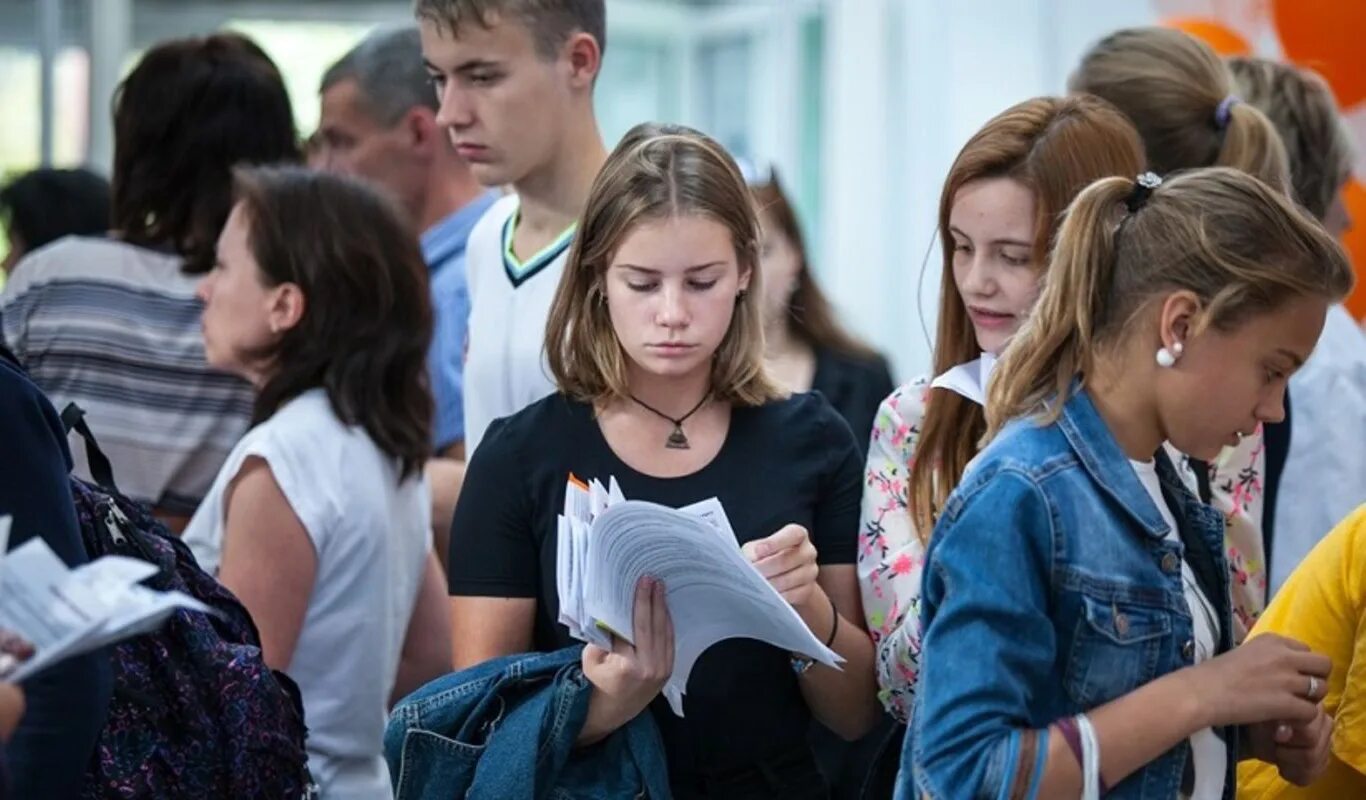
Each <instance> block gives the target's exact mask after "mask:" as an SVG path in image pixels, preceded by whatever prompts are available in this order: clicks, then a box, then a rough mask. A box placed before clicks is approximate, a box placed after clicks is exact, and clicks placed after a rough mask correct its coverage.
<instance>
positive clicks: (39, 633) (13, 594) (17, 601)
mask: <svg viewBox="0 0 1366 800" xmlns="http://www.w3.org/2000/svg"><path fill="white" fill-rule="evenodd" d="M9 524H10V519H9V518H8V517H4V518H0V539H4V538H7V534H8V529H9ZM0 552H3V551H2V550H0ZM156 573H157V568H156V567H155V566H153V565H152V564H149V563H147V562H146V561H139V560H138V559H135V558H124V557H123V556H104V557H103V558H99V559H97V560H95V561H92V562H90V563H89V564H82V565H81V566H79V567H77V568H75V569H70V568H68V567H67V566H66V564H65V563H63V561H62V560H61V559H60V558H58V557H57V554H56V553H54V552H52V548H50V547H48V545H47V543H46V542H44V541H43V540H42V539H40V538H37V537H34V538H33V539H30V540H29V541H27V542H25V543H24V544H23V546H21V547H19V548H18V549H16V550H14V551H13V552H10V553H4V555H3V556H2V557H0V628H4V629H6V630H8V631H10V632H11V633H14V634H17V635H18V636H21V637H22V638H24V639H25V640H27V641H28V642H29V644H32V645H33V648H34V653H33V657H32V658H30V659H29V660H27V661H25V662H23V663H22V664H20V665H19V667H18V668H17V669H15V670H14V671H13V672H12V673H10V674H9V675H4V676H0V678H3V679H5V680H8V681H23V680H25V679H27V678H29V677H31V676H33V675H34V674H36V673H38V672H40V671H42V670H43V669H45V668H46V667H49V666H52V665H53V664H55V663H57V662H59V661H61V660H63V659H66V658H70V657H71V656H76V655H80V654H81V653H86V652H89V651H91V650H94V649H96V648H99V647H103V646H104V645H106V644H111V643H113V642H116V641H120V640H122V639H127V638H130V637H132V636H136V635H138V634H141V633H147V632H148V631H152V630H155V629H156V628H157V627H159V626H160V625H161V623H162V622H164V621H165V620H166V618H167V617H169V616H170V615H171V614H172V613H174V612H175V611H176V609H178V608H187V609H190V610H193V611H205V612H210V613H212V612H211V611H210V609H209V607H208V606H206V605H204V604H203V603H201V602H199V601H198V600H196V599H194V598H193V597H190V596H189V595H187V594H184V593H181V592H157V591H153V590H152V589H148V588H147V587H145V586H141V585H140V584H139V582H140V581H144V580H146V579H147V578H150V577H151V576H153V575H155V574H156Z"/></svg>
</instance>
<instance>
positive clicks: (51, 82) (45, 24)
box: [35, 0, 62, 167]
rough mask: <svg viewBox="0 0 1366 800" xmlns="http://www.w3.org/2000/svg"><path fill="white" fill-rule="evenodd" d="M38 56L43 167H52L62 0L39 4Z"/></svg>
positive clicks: (51, 0)
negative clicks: (39, 65) (39, 62)
mask: <svg viewBox="0 0 1366 800" xmlns="http://www.w3.org/2000/svg"><path fill="white" fill-rule="evenodd" d="M35 38H36V39H37V40H38V55H39V59H40V61H41V68H40V70H41V71H40V78H39V80H40V86H41V89H40V91H41V100H40V101H39V105H40V113H41V115H42V116H41V118H40V119H41V132H42V133H41V146H40V147H39V152H40V153H41V154H42V155H41V158H42V164H43V166H45V167H48V166H52V140H53V126H54V124H55V119H54V117H55V115H56V111H55V109H56V107H57V103H56V99H55V98H56V88H55V86H56V80H57V50H58V49H59V48H60V47H61V45H62V3H61V0H40V2H39V3H38V30H37V36H36V37H35Z"/></svg>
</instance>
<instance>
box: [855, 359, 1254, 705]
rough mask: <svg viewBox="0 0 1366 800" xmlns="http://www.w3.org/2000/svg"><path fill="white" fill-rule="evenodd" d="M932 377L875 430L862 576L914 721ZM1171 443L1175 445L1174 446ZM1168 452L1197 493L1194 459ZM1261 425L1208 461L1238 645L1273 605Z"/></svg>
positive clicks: (907, 391)
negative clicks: (917, 501) (919, 475)
mask: <svg viewBox="0 0 1366 800" xmlns="http://www.w3.org/2000/svg"><path fill="white" fill-rule="evenodd" d="M929 393H930V379H929V378H918V379H916V380H914V381H911V382H910V383H907V384H904V385H903V386H901V387H900V388H898V389H897V390H896V391H895V392H892V394H891V395H890V396H889V397H888V398H887V399H886V400H884V401H883V402H882V405H881V407H880V408H879V409H878V413H877V417H876V420H875V423H874V426H873V434H872V441H871V442H870V444H869V449H868V465H867V468H866V470H865V472H864V484H863V506H862V511H861V514H860V519H859V540H858V575H859V587H860V590H861V591H862V594H863V613H864V615H865V616H866V618H867V622H868V631H869V633H871V634H872V637H873V644H874V646H875V647H876V648H877V659H876V661H877V676H878V686H879V690H878V697H879V699H880V700H881V701H882V704H883V706H884V707H886V709H887V711H888V712H890V713H891V714H892V715H893V716H895V717H896V718H898V719H900V720H902V721H906V720H909V719H910V714H911V705H912V702H913V701H914V697H915V685H916V678H917V676H918V674H919V669H920V585H921V573H922V571H923V570H924V567H925V547H924V545H922V544H921V542H920V537H919V536H918V535H917V533H916V530H915V525H914V523H913V522H912V520H911V513H910V509H909V507H908V505H907V503H908V497H909V478H910V471H911V465H912V464H913V463H914V459H915V449H916V445H917V444H918V443H919V440H920V429H921V424H922V423H923V422H924V419H925V408H926V404H927V403H928V401H929ZM1168 447H1169V448H1170V445H1169V446H1168ZM1169 454H1170V455H1171V456H1172V457H1173V460H1174V461H1175V462H1176V464H1177V465H1178V468H1179V469H1180V470H1181V471H1182V473H1183V476H1184V477H1185V478H1186V480H1187V483H1188V485H1190V487H1191V489H1192V491H1194V490H1195V483H1196V482H1195V474H1194V472H1193V471H1192V470H1191V468H1190V463H1189V459H1188V458H1186V457H1185V456H1182V455H1181V454H1179V453H1177V452H1176V451H1174V450H1170V449H1169ZM1264 462H1265V447H1264V445H1263V443H1262V434H1261V430H1260V429H1258V431H1257V432H1256V433H1255V434H1254V435H1252V436H1248V437H1246V438H1244V439H1243V441H1242V443H1241V444H1240V445H1239V446H1238V447H1237V448H1236V449H1230V450H1226V451H1224V453H1223V455H1222V456H1221V457H1220V459H1219V460H1218V461H1217V462H1215V463H1214V464H1211V465H1210V492H1211V495H1212V498H1211V505H1213V506H1214V507H1215V508H1216V509H1218V510H1219V511H1220V512H1222V513H1223V514H1224V518H1225V520H1226V521H1227V529H1226V531H1227V532H1226V535H1225V547H1226V550H1227V555H1228V562H1229V569H1230V572H1231V573H1232V574H1231V579H1232V594H1233V611H1234V620H1233V623H1234V641H1235V642H1241V641H1242V640H1243V637H1244V636H1246V635H1247V631H1248V629H1249V628H1251V627H1252V623H1253V622H1255V621H1256V619H1257V616H1258V615H1259V614H1261V612H1262V610H1263V608H1265V606H1266V563H1265V558H1264V556H1263V545H1262V531H1261V518H1262V469H1263V466H1264Z"/></svg>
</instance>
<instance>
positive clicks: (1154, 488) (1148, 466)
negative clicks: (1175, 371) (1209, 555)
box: [1129, 459, 1228, 800]
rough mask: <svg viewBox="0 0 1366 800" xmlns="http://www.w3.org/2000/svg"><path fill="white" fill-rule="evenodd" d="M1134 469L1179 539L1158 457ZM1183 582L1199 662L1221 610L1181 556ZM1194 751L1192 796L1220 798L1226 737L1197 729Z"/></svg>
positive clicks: (1212, 640) (1209, 652) (1215, 638)
mask: <svg viewBox="0 0 1366 800" xmlns="http://www.w3.org/2000/svg"><path fill="white" fill-rule="evenodd" d="M1129 463H1130V464H1132V465H1133V467H1134V472H1136V473H1138V479H1139V480H1140V481H1142V482H1143V488H1144V489H1147V490H1148V496H1149V497H1151V498H1152V500H1153V503H1155V504H1156V505H1157V510H1158V513H1160V514H1161V515H1162V521H1163V522H1165V523H1167V538H1168V539H1172V540H1177V541H1179V540H1180V538H1181V534H1180V529H1179V528H1177V525H1176V517H1174V516H1173V515H1172V511H1171V507H1170V506H1168V505H1167V499H1166V498H1165V497H1164V496H1163V495H1162V484H1161V482H1160V481H1159V480H1158V477H1157V463H1156V462H1155V461H1134V460H1132V459H1130V461H1129ZM1181 583H1182V585H1183V586H1184V588H1185V594H1186V605H1188V606H1190V612H1191V622H1192V628H1193V633H1194V636H1195V663H1197V664H1199V663H1201V662H1203V661H1208V660H1209V659H1211V658H1213V657H1214V652H1215V648H1216V647H1217V646H1218V643H1219V616H1218V611H1217V610H1216V609H1215V608H1214V606H1213V605H1212V604H1211V603H1210V601H1209V599H1208V598H1207V597H1206V596H1205V593H1204V591H1202V590H1201V589H1200V584H1199V583H1197V582H1196V580H1195V572H1194V571H1193V570H1191V568H1190V564H1189V563H1187V562H1186V560H1185V559H1182V560H1181ZM1190 741H1191V754H1192V758H1193V760H1194V762H1195V789H1194V791H1192V792H1191V793H1190V795H1183V796H1189V797H1190V798H1192V800H1219V798H1220V797H1223V794H1224V777H1225V769H1226V766H1227V757H1226V756H1227V748H1228V745H1226V744H1225V743H1224V740H1223V739H1220V738H1219V735H1218V734H1216V733H1215V732H1214V730H1213V729H1212V728H1205V729H1204V730H1202V731H1197V732H1196V733H1195V735H1194V736H1192V737H1191V739H1190Z"/></svg>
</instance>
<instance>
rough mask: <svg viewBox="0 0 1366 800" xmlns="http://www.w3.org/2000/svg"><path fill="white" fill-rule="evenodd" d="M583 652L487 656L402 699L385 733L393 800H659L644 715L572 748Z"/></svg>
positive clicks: (655, 747) (656, 746) (653, 735)
mask: <svg viewBox="0 0 1366 800" xmlns="http://www.w3.org/2000/svg"><path fill="white" fill-rule="evenodd" d="M582 649H583V648H582V647H568V648H565V649H563V650H558V651H556V652H553V653H527V654H521V655H513V656H505V657H503V658H496V659H492V660H490V661H486V662H484V663H482V664H479V665H476V666H474V667H471V668H469V669H466V670H462V671H461V672H456V673H453V674H450V675H447V676H445V677H442V678H438V679H437V680H434V681H432V682H431V683H429V684H427V685H426V686H424V687H422V688H421V689H418V690H417V691H416V692H414V693H413V694H411V695H409V696H408V697H406V698H404V699H403V701H402V702H400V703H399V704H398V706H396V707H395V708H394V710H393V713H392V714H391V715H390V718H389V725H388V728H387V729H386V730H385V733H384V757H385V759H386V760H387V761H388V762H389V775H390V777H391V779H392V781H393V784H394V797H395V800H436V799H437V798H440V799H441V800H449V798H451V797H463V798H468V800H481V798H485V799H486V800H506V798H511V797H516V798H527V800H532V799H533V798H534V799H535V800H540V798H549V800H561V798H571V797H572V798H590V800H592V799H601V800H607V798H632V799H634V798H647V797H648V798H654V800H667V798H669V797H670V794H669V779H668V770H667V767H666V766H665V761H664V745H663V744H662V742H661V741H660V738H659V731H658V730H657V729H656V728H655V723H654V719H653V718H652V717H651V716H650V714H649V713H643V714H639V715H637V716H636V718H635V719H634V720H632V721H631V722H630V723H628V724H627V725H626V726H625V727H623V728H620V729H619V730H617V731H616V732H615V733H613V734H612V735H611V736H608V737H607V738H606V739H604V740H603V741H601V742H599V743H597V744H595V745H592V746H589V747H586V748H582V749H575V747H574V740H575V739H576V738H577V737H578V735H579V731H580V729H582V727H583V722H584V719H585V718H586V717H587V715H588V700H589V698H590V697H591V695H592V688H593V685H592V684H591V683H589V681H588V679H587V678H585V677H584V674H583V670H582V668H580V666H579V658H580V653H581V652H582Z"/></svg>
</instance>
